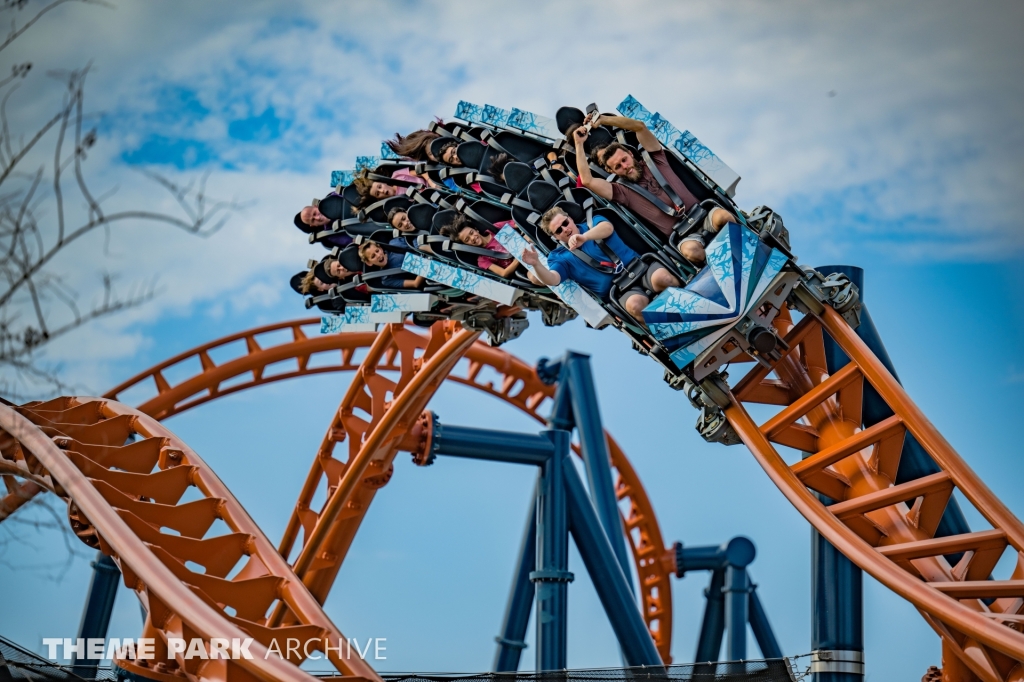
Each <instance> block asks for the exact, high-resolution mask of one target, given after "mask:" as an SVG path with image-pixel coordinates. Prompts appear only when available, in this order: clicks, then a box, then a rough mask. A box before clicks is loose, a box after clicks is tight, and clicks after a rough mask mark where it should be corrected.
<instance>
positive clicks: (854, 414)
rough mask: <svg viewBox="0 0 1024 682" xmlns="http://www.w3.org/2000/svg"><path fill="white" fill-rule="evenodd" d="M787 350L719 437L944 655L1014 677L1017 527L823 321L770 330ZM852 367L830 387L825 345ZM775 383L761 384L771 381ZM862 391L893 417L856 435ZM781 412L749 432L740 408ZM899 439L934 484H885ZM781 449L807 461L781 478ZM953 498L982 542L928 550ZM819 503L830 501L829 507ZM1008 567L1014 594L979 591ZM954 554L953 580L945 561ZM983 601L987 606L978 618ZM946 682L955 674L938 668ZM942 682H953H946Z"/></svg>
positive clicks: (1019, 671) (845, 335)
mask: <svg viewBox="0 0 1024 682" xmlns="http://www.w3.org/2000/svg"><path fill="white" fill-rule="evenodd" d="M776 326H777V327H778V329H779V332H780V334H782V335H784V336H785V339H786V343H787V344H788V346H789V349H790V350H789V351H787V352H786V353H785V354H784V355H783V357H782V358H781V359H780V360H779V361H778V362H776V363H775V364H774V365H773V367H772V369H771V370H769V369H768V368H766V367H760V366H759V367H756V368H754V369H753V370H751V372H750V373H749V374H748V375H747V376H745V377H744V378H743V379H741V380H740V381H739V382H738V383H737V384H736V385H735V386H734V387H733V389H732V396H731V397H732V403H731V405H730V406H729V407H728V408H726V416H727V417H728V419H729V423H730V424H731V425H732V427H733V428H734V429H735V431H736V432H737V434H738V435H739V436H740V438H741V439H742V441H743V443H744V444H745V445H746V446H747V447H748V448H749V449H750V451H751V452H752V453H753V454H754V457H755V458H756V459H757V461H758V463H760V464H761V466H762V467H763V468H764V470H765V471H766V472H767V473H768V475H769V477H770V478H771V479H772V481H773V482H774V483H775V484H776V485H777V486H778V487H779V489H780V490H781V491H782V492H783V494H785V495H786V497H787V498H788V499H789V501H790V502H791V503H793V505H794V506H795V507H796V508H797V509H798V510H799V511H800V513H801V514H803V515H804V517H805V518H807V520H808V521H810V523H811V524H812V525H813V526H814V527H815V528H816V529H817V530H818V532H819V533H821V534H822V535H823V536H824V537H825V538H826V539H827V540H828V541H829V542H831V543H832V544H833V545H835V546H836V547H837V548H838V549H839V551H841V552H842V553H843V554H845V555H846V556H847V557H849V558H850V559H851V560H852V561H853V562H854V563H855V564H857V565H858V566H859V567H860V568H862V569H863V570H865V571H867V572H868V573H869V574H870V575H872V576H873V577H874V578H875V579H877V580H878V581H879V582H881V583H882V584H884V585H885V586H886V587H888V588H889V589H891V590H893V591H894V592H896V593H897V594H898V595H900V596H901V597H903V598H904V599H907V600H908V601H910V602H911V603H912V604H914V605H915V606H916V607H917V608H918V609H919V610H920V611H921V613H922V615H923V616H924V618H925V620H926V621H927V622H928V623H929V624H930V625H931V626H932V627H933V628H934V629H935V631H936V632H937V633H938V634H939V636H940V637H941V638H942V642H943V650H944V652H946V653H947V654H950V653H951V654H953V655H955V657H956V658H957V660H959V661H960V662H961V663H962V664H963V665H965V666H966V667H968V668H969V669H970V671H972V673H973V674H974V675H976V676H977V677H978V678H979V679H981V680H984V681H985V682H1009V681H1011V680H1020V679H1022V677H1024V634H1021V631H1020V630H1021V626H1022V625H1024V616H1022V615H1021V611H1022V608H1024V554H1021V552H1022V550H1024V526H1022V525H1021V523H1020V521H1019V520H1018V519H1017V518H1016V517H1014V516H1013V514H1011V513H1010V511H1009V510H1008V509H1007V508H1006V507H1005V505H1003V503H1002V502H1000V501H999V499H998V498H996V497H995V495H993V494H992V492H991V491H990V490H989V489H988V488H987V487H986V486H985V484H984V483H982V481H981V480H980V479H979V478H978V477H977V476H976V475H975V474H974V472H973V471H971V469H970V468H969V467H968V466H967V464H966V463H965V462H964V461H963V459H961V457H960V456H959V455H958V454H957V453H956V451H954V450H953V448H952V446H950V445H949V443H948V442H946V440H945V439H944V438H943V437H942V436H941V434H939V432H938V431H937V430H936V428H935V427H934V426H933V425H932V424H931V423H930V422H929V421H928V420H927V418H926V417H925V416H924V414H923V413H922V412H921V411H920V409H919V408H918V407H917V406H916V405H915V404H914V403H913V402H912V401H911V400H910V398H909V396H908V395H907V394H906V392H905V391H904V390H903V387H902V386H900V384H899V383H898V382H897V381H896V380H895V379H894V378H893V376H892V375H891V374H890V373H889V372H888V371H887V370H886V369H885V367H884V366H883V365H882V363H881V362H880V361H879V360H878V359H877V358H876V357H875V356H874V355H873V354H872V353H871V351H870V350H869V349H868V348H867V346H866V345H865V344H864V342H863V341H861V340H860V338H859V337H858V336H857V335H856V334H855V333H854V331H853V330H852V329H851V328H850V326H849V325H848V324H847V323H846V321H845V320H844V319H843V318H842V317H841V316H840V315H839V314H838V313H836V312H835V311H834V310H833V309H832V308H829V307H825V310H824V312H823V313H822V314H821V316H815V315H808V316H806V317H804V318H803V319H802V320H801V321H800V323H799V324H797V325H795V326H794V325H793V324H792V321H791V319H790V317H789V315H788V314H787V313H786V312H785V311H784V313H783V314H782V315H780V316H779V318H778V319H777V322H776ZM825 333H828V334H829V335H830V336H831V337H832V339H833V340H835V342H836V343H837V344H838V345H839V347H840V348H841V349H842V350H843V351H844V352H845V353H846V355H847V356H848V357H850V358H851V362H850V363H849V364H847V365H846V366H845V367H843V368H842V369H840V370H839V371H837V372H836V373H835V374H833V375H831V376H830V375H829V374H828V372H827V370H826V369H825V367H826V364H825V347H824V336H823V334H825ZM770 373H774V377H772V378H769V374H770ZM865 382H868V383H869V384H870V385H871V386H872V387H873V388H874V389H875V390H876V391H878V393H879V395H881V397H882V399H883V400H885V402H886V403H888V405H889V407H890V408H891V409H892V411H893V412H894V413H895V414H894V415H893V416H892V417H890V418H889V419H886V420H884V421H882V422H881V423H879V424H876V425H874V426H871V427H870V428H867V429H861V399H862V396H863V390H864V383H865ZM744 402H750V403H764V404H772V405H778V406H780V407H781V409H780V410H779V411H778V412H777V413H776V414H775V415H774V416H773V417H771V418H770V419H768V420H767V421H766V422H764V423H763V424H760V425H758V424H756V423H755V422H754V421H753V420H752V419H751V417H750V415H749V414H748V413H747V411H746V409H745V407H744V405H743V403H744ZM907 433H910V434H913V436H914V438H916V439H917V441H918V442H919V443H920V444H921V445H922V446H923V447H924V449H925V450H926V451H927V452H928V454H929V455H931V457H932V458H933V459H934V460H935V462H936V464H938V466H939V468H940V469H941V471H940V472H939V473H936V474H933V475H930V476H925V477H923V478H919V479H916V480H913V481H908V482H904V483H901V484H899V485H896V484H895V479H896V470H897V467H898V465H899V459H900V455H901V452H902V447H903V439H904V437H905V436H906V434H907ZM778 446H786V447H788V448H793V449H795V450H798V451H802V452H803V453H804V454H805V455H806V456H805V458H804V459H801V460H799V461H797V462H795V463H794V464H788V463H787V462H786V461H785V460H784V459H783V455H782V454H781V452H780V450H779V447H778ZM954 489H957V490H960V492H961V493H962V494H963V495H964V496H965V497H966V498H967V499H968V500H969V501H970V502H971V503H972V504H973V505H974V506H975V508H976V509H977V510H978V511H979V512H980V513H981V514H982V516H984V518H985V519H986V520H987V521H988V522H989V523H990V524H991V525H992V530H989V531H979V532H973V533H966V534H963V535H957V536H952V537H942V538H936V537H935V531H936V528H937V527H938V524H939V520H940V518H941V517H942V513H943V511H944V509H945V507H946V503H947V502H948V500H949V498H950V496H951V495H952V493H953V490H954ZM815 493H822V494H824V495H826V496H827V497H829V498H831V499H833V500H836V502H835V503H834V504H831V505H828V506H826V505H825V504H823V503H822V502H821V501H820V500H819V498H818V496H817V495H816V494H815ZM1008 548H1009V551H1012V552H1015V553H1016V558H1017V563H1016V569H1015V570H1014V572H1013V575H1012V579H1010V580H988V577H989V575H990V574H991V571H992V569H993V568H994V567H995V565H996V563H997V562H998V561H999V559H1000V557H1001V556H1002V555H1003V553H1004V551H1007V550H1008ZM961 552H962V553H963V558H962V559H961V560H960V562H959V563H957V564H956V565H955V566H951V565H950V564H949V562H947V561H946V559H945V558H944V555H948V554H953V553H961ZM984 599H994V600H995V601H993V602H991V604H986V603H985V602H984V601H982V600H984ZM947 667H949V668H950V669H951V670H952V668H953V666H952V665H949V666H947ZM948 679H953V678H952V677H950V678H948Z"/></svg>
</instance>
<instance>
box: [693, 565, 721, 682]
mask: <svg viewBox="0 0 1024 682" xmlns="http://www.w3.org/2000/svg"><path fill="white" fill-rule="evenodd" d="M723 587H725V568H724V567H723V568H717V569H715V570H713V571H712V572H711V580H710V581H709V582H708V586H707V587H706V588H704V618H703V620H702V621H701V624H700V633H699V634H698V635H697V652H696V653H695V654H694V657H693V660H694V661H696V662H697V663H701V664H703V663H708V662H713V661H717V660H718V654H719V652H721V651H722V639H723V637H724V636H725V594H724V593H723V592H722V588H723ZM716 669H717V666H716V665H714V663H712V664H711V665H699V666H697V667H696V668H694V671H693V672H694V674H695V675H698V674H699V675H712V676H714V674H715V671H716Z"/></svg>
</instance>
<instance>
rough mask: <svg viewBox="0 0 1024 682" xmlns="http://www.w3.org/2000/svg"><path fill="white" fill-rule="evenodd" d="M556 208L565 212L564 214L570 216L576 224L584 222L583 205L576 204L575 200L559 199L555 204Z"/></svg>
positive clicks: (585, 217)
mask: <svg viewBox="0 0 1024 682" xmlns="http://www.w3.org/2000/svg"><path fill="white" fill-rule="evenodd" d="M555 206H557V207H558V208H560V209H562V210H563V211H565V212H566V214H567V215H568V216H569V217H570V218H572V221H573V222H574V223H576V224H579V223H583V222H586V220H587V212H586V211H585V210H583V207H582V206H580V205H579V204H577V203H576V202H575V201H565V200H564V199H563V200H562V201H559V202H558V203H557V204H555Z"/></svg>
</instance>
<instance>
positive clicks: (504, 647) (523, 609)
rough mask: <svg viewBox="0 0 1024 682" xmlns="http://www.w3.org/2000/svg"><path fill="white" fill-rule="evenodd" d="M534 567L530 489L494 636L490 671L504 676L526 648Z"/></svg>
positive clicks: (533, 501)
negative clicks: (498, 628)
mask: <svg viewBox="0 0 1024 682" xmlns="http://www.w3.org/2000/svg"><path fill="white" fill-rule="evenodd" d="M536 565H537V489H536V488H534V491H533V497H532V498H531V501H530V513H529V514H528V517H527V519H526V531H525V532H524V533H523V541H522V543H521V544H520V545H519V560H518V561H517V562H516V573H515V576H514V577H513V578H512V589H511V591H510V592H509V595H508V603H507V604H506V605H505V616H504V618H502V625H501V634H500V635H499V636H498V637H495V640H497V642H498V652H497V654H495V657H494V672H497V673H506V672H516V671H517V670H519V661H520V659H521V658H522V655H523V649H525V648H526V626H527V624H528V623H529V622H530V611H532V610H533V598H534V589H533V583H532V582H531V581H530V573H531V572H533V570H534V568H535V567H536Z"/></svg>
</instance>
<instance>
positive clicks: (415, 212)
mask: <svg viewBox="0 0 1024 682" xmlns="http://www.w3.org/2000/svg"><path fill="white" fill-rule="evenodd" d="M435 213H437V206H431V205H430V204H416V205H414V206H410V207H409V210H408V216H409V222H411V223H412V224H413V225H414V226H415V227H416V229H417V230H419V231H420V232H430V225H431V221H432V220H433V218H434V214H435Z"/></svg>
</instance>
